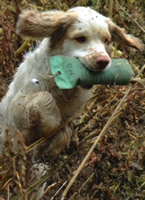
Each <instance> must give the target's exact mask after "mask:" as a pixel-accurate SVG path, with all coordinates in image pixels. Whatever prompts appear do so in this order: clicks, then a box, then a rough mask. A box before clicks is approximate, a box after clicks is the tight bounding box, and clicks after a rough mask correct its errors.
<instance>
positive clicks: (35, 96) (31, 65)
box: [0, 7, 143, 155]
mask: <svg viewBox="0 0 145 200" xmlns="http://www.w3.org/2000/svg"><path fill="white" fill-rule="evenodd" d="M17 33H18V34H21V35H24V36H29V37H33V38H36V39H37V38H38V39H40V38H45V37H46V38H45V39H44V40H43V41H42V42H41V43H40V45H39V46H38V47H37V48H36V49H35V50H34V51H33V52H29V53H28V54H27V55H26V56H25V59H24V62H23V63H22V64H21V65H20V67H19V68H18V70H17V72H16V74H15V76H14V79H13V81H12V83H11V84H10V86H9V90H8V92H7V94H6V96H5V97H4V98H3V100H2V102H1V103H0V114H1V118H2V138H3V139H4V138H5V129H6V128H7V127H8V128H9V129H10V132H12V133H14V132H15V131H17V130H19V131H20V132H21V133H22V135H23V136H24V140H25V142H26V144H27V145H29V144H31V143H33V142H34V141H36V140H37V139H39V138H40V137H42V136H47V137H50V138H53V139H52V142H51V143H50V145H49V147H48V151H49V152H50V154H52V155H57V154H58V153H59V152H61V151H62V149H63V148H64V147H65V146H66V145H67V144H68V143H69V141H70V137H71V134H72V131H71V129H70V127H69V126H65V128H63V129H62V130H61V131H59V132H58V133H57V134H55V135H53V136H52V132H53V130H55V129H56V128H58V127H59V126H60V125H61V124H63V123H64V122H65V121H66V120H67V119H68V118H69V117H71V116H74V114H75V113H76V112H78V110H80V108H81V107H82V105H83V104H84V103H85V102H86V101H87V100H88V99H89V97H90V90H86V89H83V88H82V87H80V86H77V87H75V88H74V89H73V90H60V89H59V88H58V87H57V86H56V84H55V81H54V78H53V77H52V74H51V70H50V67H49V64H48V57H49V56H56V55H64V56H70V57H77V58H78V59H80V60H81V62H82V63H83V64H84V65H85V66H86V67H88V68H89V69H90V70H92V71H100V70H107V69H108V68H109V66H110V62H111V59H110V56H109V54H108V52H107V50H106V49H107V47H108V43H110V42H111V41H112V40H116V41H119V42H121V43H123V44H124V45H128V46H131V47H134V48H136V49H139V50H142V49H143V45H142V43H141V42H140V41H139V40H138V39H136V38H134V37H131V36H129V35H127V34H125V33H124V31H123V30H122V29H121V28H119V27H118V26H116V25H115V24H114V23H113V22H112V21H111V20H110V19H108V18H106V17H104V16H102V15H100V14H99V13H97V12H96V11H94V10H91V9H90V8H84V7H77V8H74V9H71V10H69V11H67V12H61V11H48V12H42V13H39V12H37V11H25V12H24V13H22V14H21V16H20V19H19V22H18V25H17ZM34 78H35V79H38V80H39V84H35V83H34V82H33V81H32V80H33V79H34Z"/></svg>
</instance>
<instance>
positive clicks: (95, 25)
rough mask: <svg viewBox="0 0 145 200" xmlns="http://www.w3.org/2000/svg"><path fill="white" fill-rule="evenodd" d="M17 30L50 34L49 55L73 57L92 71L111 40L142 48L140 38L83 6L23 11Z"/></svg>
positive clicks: (102, 62)
mask: <svg viewBox="0 0 145 200" xmlns="http://www.w3.org/2000/svg"><path fill="white" fill-rule="evenodd" d="M17 33H18V34H21V35H24V36H28V37H32V38H36V39H40V38H44V37H50V51H51V52H52V55H65V56H71V57H77V58H79V59H80V60H81V62H82V63H83V64H84V65H85V66H86V67H88V68H89V69H90V70H93V71H104V70H107V69H108V68H109V66H110V63H111V59H110V56H109V54H108V51H107V48H108V45H109V43H110V42H112V41H113V40H115V41H117V42H119V43H121V44H122V45H127V46H130V47H133V48H136V49H138V50H140V51H142V50H143V44H142V42H141V41H140V40H139V39H137V38H135V37H133V36H131V35H128V34H126V33H125V31H124V30H123V29H121V28H120V27H119V26H117V25H116V24H114V23H113V22H112V21H111V20H110V19H109V18H107V17H104V16H103V15H101V14H99V13H98V12H96V11H94V10H92V9H90V8H85V7H76V8H73V9H70V10H68V11H67V12H62V11H47V12H41V13H40V12H38V11H33V10H31V11H24V12H23V13H22V14H21V15H20V18H19V21H18V23H17Z"/></svg>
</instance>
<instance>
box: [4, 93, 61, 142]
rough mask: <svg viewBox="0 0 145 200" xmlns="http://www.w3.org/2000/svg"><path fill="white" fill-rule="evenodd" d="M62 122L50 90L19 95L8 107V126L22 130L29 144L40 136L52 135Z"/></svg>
mask: <svg viewBox="0 0 145 200" xmlns="http://www.w3.org/2000/svg"><path fill="white" fill-rule="evenodd" d="M60 124H61V114H60V111H59V108H58V107H57V105H56V102H55V99H54V98H53V96H52V95H51V94H50V93H49V92H37V93H34V94H27V95H21V94H17V96H16V97H15V98H14V99H13V100H12V101H11V103H10V106H9V109H8V124H7V126H8V127H10V128H11V127H12V129H13V130H20V131H21V132H22V134H23V137H24V139H25V142H26V144H27V145H29V144H31V143H32V142H34V141H36V140H37V139H39V138H40V137H43V136H44V137H51V136H52V132H53V131H54V130H55V129H56V128H58V127H59V126H60Z"/></svg>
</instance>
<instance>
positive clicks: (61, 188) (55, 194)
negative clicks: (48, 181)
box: [50, 181, 67, 200]
mask: <svg viewBox="0 0 145 200" xmlns="http://www.w3.org/2000/svg"><path fill="white" fill-rule="evenodd" d="M66 183H67V181H65V182H64V183H63V184H62V186H61V187H60V188H59V190H57V191H56V193H55V194H54V196H53V197H51V199H50V200H53V199H54V198H55V197H56V195H57V194H58V193H59V192H60V190H62V188H63V187H64V186H65V185H66Z"/></svg>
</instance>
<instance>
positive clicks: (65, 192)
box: [61, 86, 132, 200]
mask: <svg viewBox="0 0 145 200" xmlns="http://www.w3.org/2000/svg"><path fill="white" fill-rule="evenodd" d="M131 88H132V86H130V87H129V88H128V90H127V92H126V93H125V95H124V96H123V98H122V99H121V101H120V103H119V104H118V106H117V107H116V109H115V110H114V112H113V114H112V116H111V117H110V118H109V120H108V121H107V123H106V125H105V126H104V128H103V129H102V131H101V133H100V135H99V136H98V138H97V139H96V141H95V142H94V143H93V145H92V147H91V148H90V150H89V151H88V153H87V155H86V157H85V158H84V160H83V161H82V163H81V164H80V166H79V167H78V169H77V171H76V173H75V174H74V176H73V177H72V179H71V180H70V182H69V184H68V185H67V187H66V189H65V190H64V192H63V194H62V198H61V200H64V199H65V197H66V195H67V193H68V191H69V189H70V188H71V186H72V185H73V183H74V182H75V180H76V178H77V177H78V175H79V173H80V172H81V170H82V169H83V167H84V165H85V163H86V162H87V160H88V159H89V158H90V156H91V154H92V152H93V151H94V148H95V147H96V146H97V144H98V142H99V141H100V140H101V139H102V137H103V136H104V134H105V132H106V130H107V129H108V128H109V126H110V125H111V123H112V122H113V121H114V117H115V115H116V113H117V112H118V110H119V109H120V107H121V105H122V103H123V102H124V100H125V99H126V97H127V96H128V94H129V92H130V91H131Z"/></svg>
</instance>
